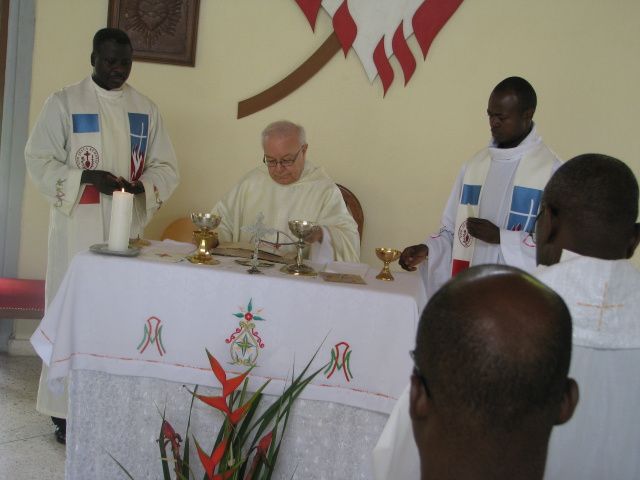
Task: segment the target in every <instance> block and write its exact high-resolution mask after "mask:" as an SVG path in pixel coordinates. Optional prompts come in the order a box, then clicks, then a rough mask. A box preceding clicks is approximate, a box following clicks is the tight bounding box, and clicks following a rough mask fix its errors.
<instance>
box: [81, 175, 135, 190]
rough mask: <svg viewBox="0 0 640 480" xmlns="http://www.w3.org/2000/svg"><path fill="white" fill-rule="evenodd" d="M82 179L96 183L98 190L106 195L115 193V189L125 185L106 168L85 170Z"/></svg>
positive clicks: (83, 181)
mask: <svg viewBox="0 0 640 480" xmlns="http://www.w3.org/2000/svg"><path fill="white" fill-rule="evenodd" d="M80 181H81V182H82V183H88V184H91V185H95V187H96V188H97V189H98V191H99V192H100V193H104V194H105V195H113V192H114V191H115V190H121V189H122V188H123V187H124V186H123V185H122V183H121V182H120V179H119V178H118V177H116V176H115V175H113V174H112V173H110V172H107V171H105V170H83V171H82V177H81V180H80Z"/></svg>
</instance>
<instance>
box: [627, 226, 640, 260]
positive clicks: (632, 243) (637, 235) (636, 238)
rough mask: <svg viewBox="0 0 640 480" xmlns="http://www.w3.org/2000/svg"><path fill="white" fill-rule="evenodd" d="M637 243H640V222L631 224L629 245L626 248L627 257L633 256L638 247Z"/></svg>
mask: <svg viewBox="0 0 640 480" xmlns="http://www.w3.org/2000/svg"><path fill="white" fill-rule="evenodd" d="M638 243H640V223H636V224H635V225H634V226H633V235H632V236H631V239H630V240H629V247H628V248H627V258H631V257H633V254H634V252H635V251H636V248H637V247H638Z"/></svg>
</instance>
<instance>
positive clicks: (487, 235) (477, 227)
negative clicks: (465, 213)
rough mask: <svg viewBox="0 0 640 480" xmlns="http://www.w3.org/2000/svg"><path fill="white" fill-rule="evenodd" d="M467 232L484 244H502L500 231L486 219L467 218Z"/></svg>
mask: <svg viewBox="0 0 640 480" xmlns="http://www.w3.org/2000/svg"><path fill="white" fill-rule="evenodd" d="M467 231H468V232H469V235H471V236H472V237H475V238H477V239H478V240H482V241H483V242H487V243H493V244H499V243H500V229H499V228H498V227H497V226H496V225H494V224H493V223H491V222H490V221H489V220H485V219H484V218H475V217H469V218H467Z"/></svg>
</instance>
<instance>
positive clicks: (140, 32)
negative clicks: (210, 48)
mask: <svg viewBox="0 0 640 480" xmlns="http://www.w3.org/2000/svg"><path fill="white" fill-rule="evenodd" d="M199 9H200V0H109V14H108V16H109V19H108V25H109V27H114V28H119V29H121V30H124V31H125V32H127V35H129V38H130V39H131V43H132V45H133V58H134V60H142V61H145V62H157V63H170V64H174V65H186V66H190V67H193V66H194V65H195V61H196V40H197V36H198V13H199Z"/></svg>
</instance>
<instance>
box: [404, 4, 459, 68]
mask: <svg viewBox="0 0 640 480" xmlns="http://www.w3.org/2000/svg"><path fill="white" fill-rule="evenodd" d="M462 1H463V0H426V1H425V2H424V3H423V4H422V5H420V7H418V10H416V13H415V14H414V15H413V21H412V24H413V33H414V34H415V35H416V40H418V44H419V45H420V49H421V50H422V55H424V58H427V52H428V51H429V47H431V42H433V39H434V38H436V35H438V32H439V31H440V29H441V28H442V27H444V24H445V23H447V21H448V20H449V18H451V15H453V14H454V13H455V11H456V10H457V8H458V7H459V6H460V4H461V3H462Z"/></svg>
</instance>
